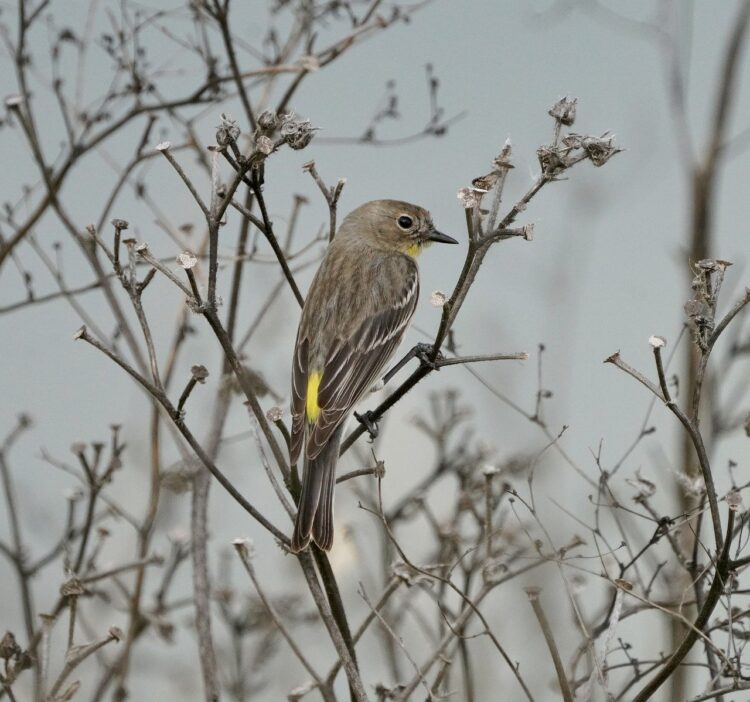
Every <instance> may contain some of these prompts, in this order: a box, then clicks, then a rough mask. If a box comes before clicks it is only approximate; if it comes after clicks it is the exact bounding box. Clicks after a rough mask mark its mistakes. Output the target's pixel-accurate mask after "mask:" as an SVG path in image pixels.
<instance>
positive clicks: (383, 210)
mask: <svg viewBox="0 0 750 702" xmlns="http://www.w3.org/2000/svg"><path fill="white" fill-rule="evenodd" d="M433 242H441V243H447V244H457V243H458V242H457V241H456V240H455V239H454V238H453V237H451V236H448V235H447V234H443V233H441V232H439V231H437V229H435V226H434V224H433V222H432V217H431V215H430V213H429V212H428V211H427V210H426V209H424V208H422V207H419V206H417V205H413V204H410V203H408V202H402V201H399V200H373V201H371V202H367V203H365V204H363V205H360V206H359V207H358V208H356V209H355V210H353V211H352V212H350V213H349V214H348V215H347V216H346V218H345V219H344V220H343V222H342V223H341V225H340V227H339V228H338V230H337V231H336V233H335V235H334V237H333V239H332V241H331V242H330V243H329V245H328V247H327V249H326V252H325V255H324V256H323V260H322V261H321V263H320V266H319V267H318V270H317V272H316V274H315V277H314V278H313V281H312V284H311V285H310V289H309V291H308V294H307V297H306V299H305V302H304V305H303V308H302V315H301V318H300V322H299V327H298V329H297V338H296V342H295V346H294V356H293V362H292V398H291V411H292V427H291V432H290V441H289V454H290V460H291V464H292V465H296V464H297V462H298V461H299V460H300V458H301V459H302V462H303V473H302V487H301V492H300V495H299V503H298V509H297V516H296V520H295V524H294V532H293V534H292V539H291V551H292V552H294V553H298V552H299V551H301V550H303V549H304V548H305V547H307V545H308V544H309V543H310V540H311V539H312V541H314V542H315V543H316V544H317V545H318V547H320V548H321V549H323V550H324V551H329V550H330V549H331V547H332V546H333V490H334V485H335V482H336V463H337V460H338V455H339V446H340V444H341V438H342V434H343V431H344V425H345V424H346V420H347V419H348V417H349V415H350V414H351V413H352V412H353V411H354V407H355V406H356V404H357V403H358V402H359V401H360V400H361V399H362V397H363V396H364V395H365V394H366V393H367V392H368V390H369V389H370V387H371V386H372V385H373V384H375V383H376V382H377V381H378V379H379V376H380V373H381V371H382V370H383V368H384V366H385V365H386V364H387V363H388V361H389V359H390V358H391V357H392V356H393V354H394V353H395V351H396V349H397V348H398V346H399V344H400V343H401V339H402V338H403V336H404V333H405V332H406V330H407V328H408V326H409V324H410V322H411V318H412V316H413V315H414V311H415V309H416V306H417V300H418V297H419V269H418V266H417V262H416V258H417V256H418V255H419V253H420V252H421V251H422V250H423V249H424V248H425V247H427V246H428V245H429V244H431V243H433Z"/></svg>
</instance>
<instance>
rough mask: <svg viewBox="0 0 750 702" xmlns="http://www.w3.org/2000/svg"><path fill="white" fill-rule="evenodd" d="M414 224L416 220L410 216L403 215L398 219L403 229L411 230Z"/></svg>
mask: <svg viewBox="0 0 750 702" xmlns="http://www.w3.org/2000/svg"><path fill="white" fill-rule="evenodd" d="M412 224H414V220H413V219H412V218H411V217H409V215H401V216H400V217H399V218H398V226H399V227H401V229H411V225H412Z"/></svg>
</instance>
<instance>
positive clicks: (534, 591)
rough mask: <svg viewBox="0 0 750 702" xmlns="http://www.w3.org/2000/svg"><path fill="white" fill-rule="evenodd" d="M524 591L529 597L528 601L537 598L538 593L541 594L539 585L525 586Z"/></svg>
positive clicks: (533, 600) (534, 600)
mask: <svg viewBox="0 0 750 702" xmlns="http://www.w3.org/2000/svg"><path fill="white" fill-rule="evenodd" d="M524 592H525V593H526V596H527V597H528V598H529V602H536V601H537V600H538V599H539V595H541V594H542V588H540V587H525V588H524Z"/></svg>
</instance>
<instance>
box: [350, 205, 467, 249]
mask: <svg viewBox="0 0 750 702" xmlns="http://www.w3.org/2000/svg"><path fill="white" fill-rule="evenodd" d="M342 235H343V236H345V237H365V238H367V239H368V240H369V242H368V243H371V244H372V245H373V246H376V247H377V248H379V249H385V250H389V251H400V252H401V253H405V254H408V255H410V256H416V255H417V254H418V253H419V252H420V251H421V250H422V249H423V248H424V247H425V246H427V245H429V244H431V243H432V242H440V243H443V244H457V243H458V242H457V241H456V240H455V239H454V238H453V237H451V236H448V235H447V234H443V233H442V232H439V231H438V230H437V229H435V225H434V224H433V223H432V217H431V216H430V213H429V212H428V211H427V210H425V209H424V208H422V207H419V206H418V205H412V204H410V203H408V202H401V201H400V200H372V201H371V202H366V203H365V204H364V205H361V206H360V207H358V208H357V209H356V210H354V211H353V212H350V213H349V214H348V215H347V217H346V219H345V220H344V221H343V223H342V224H341V228H340V230H339V232H338V234H337V235H336V236H342Z"/></svg>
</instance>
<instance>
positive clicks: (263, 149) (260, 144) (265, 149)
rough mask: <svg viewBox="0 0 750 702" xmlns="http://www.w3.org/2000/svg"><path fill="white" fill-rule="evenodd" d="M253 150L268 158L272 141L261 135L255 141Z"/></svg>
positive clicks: (271, 148)
mask: <svg viewBox="0 0 750 702" xmlns="http://www.w3.org/2000/svg"><path fill="white" fill-rule="evenodd" d="M255 149H256V151H258V152H259V153H261V154H263V155H264V156H268V155H269V154H270V153H271V152H272V151H273V140H272V139H270V138H269V137H267V136H265V135H261V136H259V137H258V138H257V139H256V140H255Z"/></svg>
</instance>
